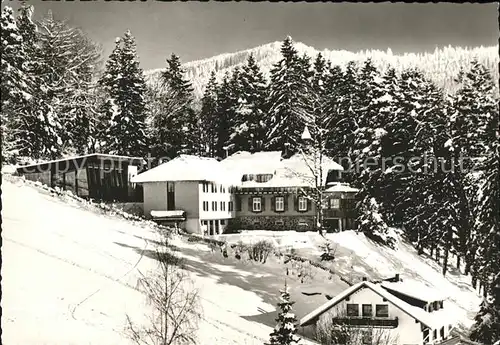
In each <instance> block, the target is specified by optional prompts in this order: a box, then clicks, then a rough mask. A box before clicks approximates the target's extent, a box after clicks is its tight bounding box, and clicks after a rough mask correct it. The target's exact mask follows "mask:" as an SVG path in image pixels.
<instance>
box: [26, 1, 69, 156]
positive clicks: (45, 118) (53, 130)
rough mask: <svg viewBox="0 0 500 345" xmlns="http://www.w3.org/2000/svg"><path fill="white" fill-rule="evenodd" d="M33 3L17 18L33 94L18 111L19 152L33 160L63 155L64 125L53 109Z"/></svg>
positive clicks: (47, 68)
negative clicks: (19, 119)
mask: <svg viewBox="0 0 500 345" xmlns="http://www.w3.org/2000/svg"><path fill="white" fill-rule="evenodd" d="M33 12H34V8H33V6H29V5H23V6H22V7H21V8H20V9H19V13H18V16H17V18H16V23H17V27H18V28H19V34H20V35H21V36H22V38H23V40H22V51H23V53H24V54H26V60H25V62H24V63H23V69H24V76H25V83H26V84H27V86H28V89H29V91H28V93H29V94H30V95H31V97H30V98H29V102H28V104H27V105H26V107H23V109H22V110H21V112H20V113H19V118H21V119H22V124H21V125H20V126H19V128H18V133H19V139H20V140H19V144H20V155H21V156H29V157H30V158H34V159H40V158H42V159H47V158H49V159H55V158H58V157H60V156H61V154H62V149H63V139H62V138H61V136H60V134H61V132H62V126H61V123H60V121H59V118H58V114H57V113H56V110H55V109H54V103H53V99H54V97H53V95H52V92H53V90H52V88H51V84H50V83H48V76H47V74H48V73H50V61H47V60H46V59H44V53H43V51H42V49H41V45H42V44H41V35H40V33H39V31H38V29H37V26H36V25H35V23H34V22H33V20H32V16H33Z"/></svg>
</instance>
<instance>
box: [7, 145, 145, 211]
mask: <svg viewBox="0 0 500 345" xmlns="http://www.w3.org/2000/svg"><path fill="white" fill-rule="evenodd" d="M144 164H145V161H144V160H143V159H142V158H139V157H127V156H117V155H108V154H100V153H93V154H88V155H83V156H76V157H69V158H63V159H58V160H53V161H49V162H43V163H37V164H31V165H24V166H21V167H18V168H17V169H16V173H17V174H18V175H21V176H24V177H25V178H26V179H28V180H31V181H38V182H41V183H43V184H45V185H47V186H49V187H53V188H55V187H58V188H61V189H63V190H68V191H71V192H72V193H73V194H75V195H77V196H79V197H82V198H87V199H94V200H101V201H117V202H141V201H142V188H141V187H140V186H136V185H134V184H133V183H131V182H130V179H131V177H132V176H134V175H136V174H137V173H138V171H139V170H140V169H141V167H143V166H144Z"/></svg>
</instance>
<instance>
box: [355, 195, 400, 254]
mask: <svg viewBox="0 0 500 345" xmlns="http://www.w3.org/2000/svg"><path fill="white" fill-rule="evenodd" d="M358 209H359V217H358V220H357V223H358V224H359V228H358V229H359V231H361V232H363V233H364V234H365V235H366V237H368V238H370V239H372V240H374V241H375V242H378V243H383V244H386V245H388V246H389V247H391V248H393V249H395V248H396V238H395V236H394V235H393V234H392V232H391V231H390V230H389V227H388V226H387V224H386V222H385V221H384V220H383V219H382V215H381V213H380V207H379V204H378V202H377V200H375V198H373V197H370V196H365V197H364V199H363V200H362V201H360V202H359V206H358Z"/></svg>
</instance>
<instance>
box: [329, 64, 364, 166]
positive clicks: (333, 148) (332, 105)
mask: <svg viewBox="0 0 500 345" xmlns="http://www.w3.org/2000/svg"><path fill="white" fill-rule="evenodd" d="M356 76H357V68H356V65H355V63H354V62H349V63H348V64H347V66H346V70H345V71H342V70H341V68H340V67H339V66H333V67H331V68H329V73H328V75H327V78H326V85H325V91H326V104H325V107H326V109H325V112H326V113H327V114H329V116H330V117H331V121H330V123H329V132H330V135H329V138H328V140H327V143H326V146H327V147H326V148H327V151H328V152H329V154H330V156H332V157H336V158H337V160H338V161H339V162H340V163H341V164H342V165H343V166H344V168H345V169H346V170H347V169H349V168H351V162H350V161H349V160H348V159H347V158H348V157H349V152H350V150H351V148H352V147H353V145H354V131H355V129H356V128H357V127H358V124H357V120H356V116H357V113H356V112H355V109H357V107H358V105H357V104H358V99H357V94H358V92H357V90H358V81H357V77H356Z"/></svg>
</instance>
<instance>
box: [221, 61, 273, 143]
mask: <svg viewBox="0 0 500 345" xmlns="http://www.w3.org/2000/svg"><path fill="white" fill-rule="evenodd" d="M239 83H240V93H239V97H238V99H237V100H238V107H237V109H236V114H235V116H236V117H235V121H234V122H235V123H234V132H233V133H232V134H231V137H230V140H229V142H230V144H233V145H234V149H233V151H249V152H257V151H261V150H262V148H263V146H264V141H265V131H266V129H265V117H264V116H265V115H267V112H266V108H265V107H266V96H267V84H266V80H265V78H264V75H263V74H262V72H261V71H260V68H259V66H258V65H257V63H256V62H255V58H254V57H253V55H252V54H250V56H249V57H248V60H247V63H246V65H245V66H244V67H243V68H242V70H241V73H240V74H239Z"/></svg>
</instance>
